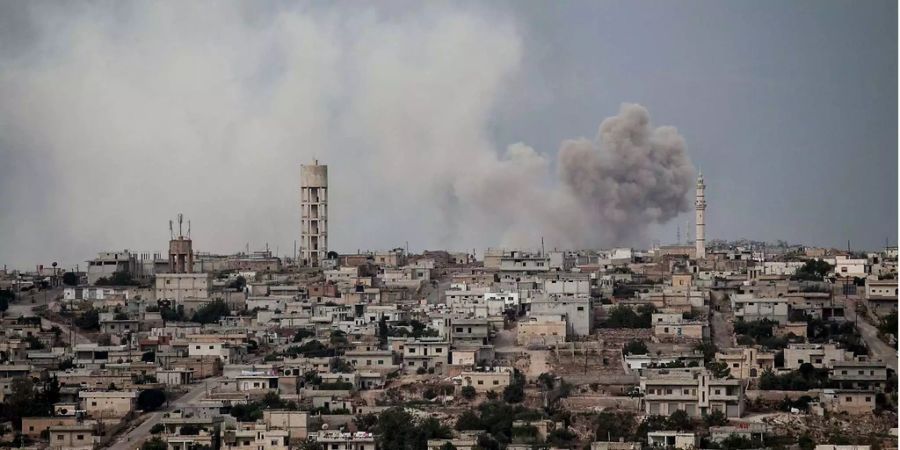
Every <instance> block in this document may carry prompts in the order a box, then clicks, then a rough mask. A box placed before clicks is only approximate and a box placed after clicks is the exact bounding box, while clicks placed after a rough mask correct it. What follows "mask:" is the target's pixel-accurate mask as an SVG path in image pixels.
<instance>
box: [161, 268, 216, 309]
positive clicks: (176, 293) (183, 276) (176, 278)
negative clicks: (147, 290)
mask: <svg viewBox="0 0 900 450" xmlns="http://www.w3.org/2000/svg"><path fill="white" fill-rule="evenodd" d="M211 289H212V277H210V275H209V274H208V273H160V274H157V275H156V298H157V300H173V301H174V302H175V303H176V304H177V303H181V302H182V301H183V300H184V299H187V298H199V299H207V298H209V291H210V290H211Z"/></svg>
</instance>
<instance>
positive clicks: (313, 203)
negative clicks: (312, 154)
mask: <svg viewBox="0 0 900 450" xmlns="http://www.w3.org/2000/svg"><path fill="white" fill-rule="evenodd" d="M327 254H328V166H326V165H319V161H318V160H316V161H315V162H314V164H313V165H311V166H310V165H305V164H304V165H301V166H300V261H301V263H302V264H304V265H306V266H309V267H318V266H319V264H320V263H321V261H322V260H324V259H326V257H327Z"/></svg>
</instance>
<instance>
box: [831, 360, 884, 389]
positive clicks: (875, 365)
mask: <svg viewBox="0 0 900 450" xmlns="http://www.w3.org/2000/svg"><path fill="white" fill-rule="evenodd" d="M829 378H830V379H831V381H832V382H834V383H835V384H836V385H837V386H836V387H839V388H841V389H857V390H867V391H874V392H884V391H885V389H886V388H887V380H888V369H887V366H885V364H884V362H883V361H880V360H874V361H838V362H835V363H833V364H832V365H831V370H830V371H829Z"/></svg>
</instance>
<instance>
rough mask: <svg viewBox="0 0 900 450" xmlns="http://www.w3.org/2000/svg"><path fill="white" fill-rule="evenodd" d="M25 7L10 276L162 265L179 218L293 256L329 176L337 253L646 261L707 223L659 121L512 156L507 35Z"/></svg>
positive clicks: (478, 18)
mask: <svg viewBox="0 0 900 450" xmlns="http://www.w3.org/2000/svg"><path fill="white" fill-rule="evenodd" d="M15 5H16V6H14V7H12V9H15V10H16V14H15V16H14V17H12V18H11V19H7V20H8V21H16V22H17V23H20V25H21V26H22V27H25V28H26V29H27V30H28V33H26V35H27V36H28V39H27V41H26V42H22V43H20V44H21V45H12V44H9V45H5V46H3V45H0V98H2V102H0V159H2V168H0V189H2V197H0V198H2V200H0V211H3V213H2V214H0V263H6V264H10V265H15V266H20V267H21V266H26V267H27V266H29V265H32V264H36V263H48V262H50V261H60V262H62V263H64V264H65V265H66V266H73V265H74V264H76V263H78V262H80V261H84V260H85V259H87V258H90V257H92V256H93V255H94V254H95V253H96V252H97V251H101V250H107V249H110V250H111V249H122V248H129V249H132V250H140V251H162V250H163V249H164V248H165V247H166V241H167V239H168V228H167V221H168V220H169V219H170V218H172V217H174V216H175V214H177V213H178V212H183V213H184V214H185V216H186V217H187V218H188V219H190V220H191V221H192V231H193V237H194V241H195V249H196V250H198V251H213V252H231V251H238V250H242V249H243V248H244V245H245V243H247V242H249V243H250V247H251V249H259V248H262V247H263V246H264V245H265V243H266V242H268V243H269V245H270V247H271V248H272V249H273V250H275V248H276V246H277V247H278V248H279V253H280V254H290V253H291V252H292V250H293V249H292V246H293V242H294V240H295V239H297V234H298V233H299V212H298V192H299V186H298V183H299V166H300V164H302V163H307V162H310V161H312V160H313V159H314V158H317V159H319V161H320V163H323V164H328V165H329V176H330V179H329V185H330V189H331V195H330V201H331V206H330V208H329V211H330V213H331V221H330V223H329V226H330V229H329V233H330V242H331V244H332V246H333V247H334V248H335V249H337V250H338V251H355V250H356V249H374V248H391V247H396V246H401V245H403V244H404V242H405V241H409V243H410V246H411V247H412V248H413V249H422V248H438V247H442V248H450V249H471V248H479V249H480V248H483V247H486V246H496V245H513V246H528V247H534V246H536V245H538V244H539V243H540V238H541V237H542V236H543V237H545V238H546V239H547V241H548V244H550V245H553V246H559V247H566V246H569V247H571V246H598V245H615V244H622V245H627V244H630V243H634V242H635V241H636V240H639V239H642V238H643V232H644V230H645V229H646V226H647V225H648V224H650V223H661V222H665V221H666V220H669V219H671V218H673V217H674V216H675V215H676V214H678V213H679V212H682V211H685V210H686V208H687V198H686V194H687V193H688V192H689V190H690V188H691V186H692V172H693V168H692V166H691V164H690V161H689V160H688V157H687V155H686V153H685V146H684V141H683V139H682V138H681V137H680V136H679V135H678V133H677V132H676V131H675V130H674V129H672V128H666V127H663V128H657V129H653V128H651V127H650V125H649V115H648V114H647V111H646V110H644V109H643V108H642V107H640V106H636V105H623V107H622V110H621V111H620V112H619V115H618V116H616V117H614V118H611V119H608V120H606V121H604V122H603V124H602V125H601V128H600V133H599V135H598V136H597V138H596V139H594V140H585V139H581V140H574V141H566V142H564V143H563V145H562V147H561V148H560V150H559V153H558V156H559V159H558V161H557V160H556V158H555V157H554V158H549V157H547V156H546V155H545V154H542V153H540V152H537V151H535V150H534V149H532V148H530V147H528V146H527V145H525V144H521V143H518V144H514V145H510V146H509V147H508V148H507V149H505V150H500V149H498V148H497V146H496V144H495V143H494V142H492V140H491V139H490V136H489V132H488V129H489V123H490V119H491V116H492V111H493V109H494V108H495V106H496V104H495V103H496V102H497V100H498V99H499V98H500V97H501V95H502V93H503V90H504V87H505V85H506V84H507V82H508V80H509V79H510V78H511V77H513V76H514V75H515V73H516V72H517V71H518V70H520V69H521V62H522V61H521V60H522V52H523V49H522V39H521V37H520V35H519V31H518V30H517V28H516V24H515V23H513V22H512V21H510V20H508V19H504V17H503V16H502V15H497V14H493V13H491V12H484V11H481V12H477V11H471V10H452V9H447V8H440V7H434V8H431V7H425V8H422V9H416V10H411V11H406V12H403V13H398V14H391V15H390V17H389V18H386V17H385V14H384V12H383V11H378V10H375V9H370V8H367V7H358V6H356V5H358V4H354V7H353V8H341V7H339V6H335V7H333V8H332V7H330V8H327V9H323V10H306V9H300V8H297V9H275V10H272V11H266V12H264V13H261V12H258V11H254V12H249V11H247V10H246V8H245V7H244V6H241V5H244V4H240V3H225V2H215V3H203V2H187V3H184V2H171V3H169V2H142V3H135V4H116V5H117V6H116V7H103V5H100V4H98V3H90V4H87V5H80V4H79V5H67V4H62V5H64V6H59V5H49V4H43V3H41V4H37V3H31V2H21V3H16V4H15ZM107 6H109V5H107ZM4 23H5V22H4ZM3 38H4V35H2V34H0V40H3Z"/></svg>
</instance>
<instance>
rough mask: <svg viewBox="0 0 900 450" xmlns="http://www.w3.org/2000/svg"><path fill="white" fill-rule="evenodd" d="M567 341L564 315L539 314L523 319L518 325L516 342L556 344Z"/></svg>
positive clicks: (523, 343) (520, 343)
mask: <svg viewBox="0 0 900 450" xmlns="http://www.w3.org/2000/svg"><path fill="white" fill-rule="evenodd" d="M565 341H566V318H565V316H564V315H559V316H557V317H555V318H554V317H553V316H549V315H547V316H537V317H530V318H527V319H525V320H521V321H519V322H518V324H517V325H516V343H517V344H519V345H547V346H550V345H556V344H559V343H563V342H565Z"/></svg>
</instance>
